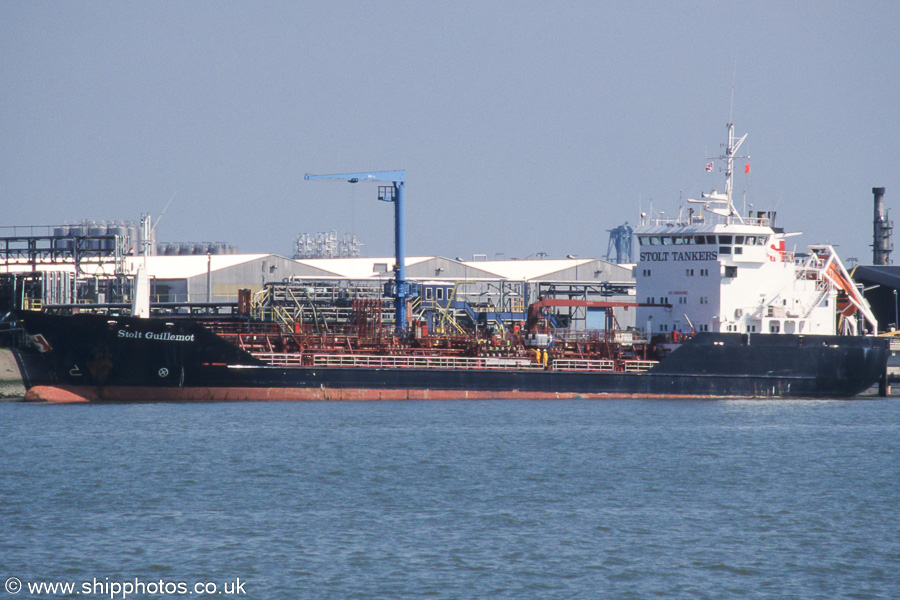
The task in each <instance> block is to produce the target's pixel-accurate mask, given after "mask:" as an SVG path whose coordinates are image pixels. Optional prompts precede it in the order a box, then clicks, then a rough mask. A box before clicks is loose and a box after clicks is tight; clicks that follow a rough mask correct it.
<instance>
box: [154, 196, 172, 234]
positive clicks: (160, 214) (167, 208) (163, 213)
mask: <svg viewBox="0 0 900 600" xmlns="http://www.w3.org/2000/svg"><path fill="white" fill-rule="evenodd" d="M177 193H178V190H175V193H174V194H172V197H171V198H169V202H168V203H167V204H166V207H165V208H164V209H163V211H162V212H161V213H159V218H158V219H157V220H156V223H154V224H153V229H151V230H150V232H151V233H152V232H154V231H156V228H157V227H158V226H159V222H160V221H162V218H163V215H165V214H166V211H167V210H169V205H170V204H172V200H174V199H175V194H177Z"/></svg>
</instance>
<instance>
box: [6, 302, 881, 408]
mask: <svg viewBox="0 0 900 600" xmlns="http://www.w3.org/2000/svg"><path fill="white" fill-rule="evenodd" d="M19 318H20V319H21V321H22V323H23V325H24V327H25V329H26V331H27V333H28V334H29V337H30V339H31V341H32V345H34V346H35V347H36V348H37V350H39V351H42V352H41V357H42V362H43V364H44V368H43V369H40V370H39V371H36V372H35V374H34V375H33V376H31V377H30V378H29V381H27V382H26V385H27V386H29V388H30V389H29V392H28V396H27V398H29V399H34V400H48V401H113V402H128V401H158V400H163V401H203V400H211V401H223V400H378V399H391V400H393V399H466V398H470V399H487V398H516V397H519V398H604V397H704V398H719V397H761V398H791V397H828V398H835V397H849V396H853V395H855V394H859V393H860V392H863V391H865V390H867V389H868V388H870V387H871V386H872V385H873V384H876V383H879V382H881V381H883V378H884V375H885V371H886V365H887V359H888V355H889V350H888V345H887V341H886V340H884V339H880V338H874V337H862V336H860V337H850V336H813V335H808V336H800V335H788V334H779V335H764V334H756V335H749V336H748V335H742V334H728V333H722V334H720V333H702V334H698V335H696V336H694V337H693V338H691V339H690V340H688V341H687V342H686V343H683V344H681V345H680V346H679V347H677V348H676V349H675V350H674V351H673V352H672V353H671V354H669V355H668V356H666V357H665V358H663V359H662V360H661V361H660V362H659V363H658V364H656V365H655V366H654V367H653V368H651V369H650V370H648V371H645V372H641V373H625V372H585V371H560V370H542V369H490V368H484V369H454V368H415V367H405V368H377V367H365V366H352V367H343V366H271V365H269V364H266V363H264V362H262V361H261V360H259V359H257V358H255V357H254V356H253V355H251V354H250V353H248V352H245V351H244V350H241V349H240V348H238V347H237V346H235V345H233V344H231V343H230V342H228V341H226V340H225V339H222V338H221V337H219V336H217V335H215V334H214V333H213V332H211V331H210V330H208V329H206V328H205V327H203V326H202V325H201V324H199V323H197V322H194V321H191V320H171V321H166V320H165V319H135V318H127V317H106V316H100V315H87V314H84V315H73V316H56V315H49V314H43V313H33V312H24V311H23V312H22V313H21V314H20V315H19Z"/></svg>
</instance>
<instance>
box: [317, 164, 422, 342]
mask: <svg viewBox="0 0 900 600" xmlns="http://www.w3.org/2000/svg"><path fill="white" fill-rule="evenodd" d="M304 179H305V180H307V181H311V180H320V179H336V180H339V181H346V182H348V183H359V182H360V181H384V182H389V183H390V184H391V185H380V186H378V199H379V200H382V201H384V202H393V203H394V255H395V257H396V264H395V265H394V290H393V297H394V315H395V319H396V332H397V335H403V334H404V333H405V332H406V329H407V311H406V302H407V300H408V299H409V298H412V297H414V296H415V295H416V294H415V293H414V292H413V291H411V290H410V286H409V283H408V282H407V281H406V235H405V230H406V214H405V208H406V207H405V205H404V200H405V198H404V196H405V193H406V171H370V172H364V173H337V174H333V175H310V174H309V173H307V174H306V175H305V176H304Z"/></svg>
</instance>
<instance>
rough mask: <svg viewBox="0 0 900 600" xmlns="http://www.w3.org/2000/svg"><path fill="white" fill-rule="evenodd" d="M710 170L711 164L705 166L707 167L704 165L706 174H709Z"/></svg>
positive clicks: (711, 168)
mask: <svg viewBox="0 0 900 600" xmlns="http://www.w3.org/2000/svg"><path fill="white" fill-rule="evenodd" d="M712 170H713V164H712V163H709V164H707V165H706V172H707V173H709V172H710V171H712Z"/></svg>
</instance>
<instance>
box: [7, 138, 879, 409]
mask: <svg viewBox="0 0 900 600" xmlns="http://www.w3.org/2000/svg"><path fill="white" fill-rule="evenodd" d="M727 132H728V137H727V144H726V145H725V152H724V154H723V155H722V156H720V157H716V158H718V159H720V160H721V161H723V163H724V171H725V189H724V192H718V191H712V192H710V193H708V194H703V195H702V196H701V198H699V199H697V200H689V201H688V203H689V204H690V205H691V208H689V209H687V210H684V211H682V213H681V214H679V216H678V217H677V218H675V219H671V220H663V219H658V218H654V217H653V215H649V216H648V215H642V217H641V225H640V227H638V228H637V229H636V231H635V236H636V240H637V243H638V247H639V252H640V254H639V259H638V261H637V264H636V265H635V271H634V273H635V284H636V296H637V297H636V301H635V302H605V301H588V300H568V299H556V298H546V299H539V300H538V301H537V302H534V303H532V304H531V305H530V306H529V308H528V310H527V314H524V315H523V318H522V319H521V320H520V321H516V322H508V323H506V326H504V327H500V328H499V329H490V328H478V327H473V328H471V329H470V330H466V329H463V328H457V329H456V330H452V331H450V332H447V331H443V332H440V333H436V332H434V331H428V330H427V328H426V327H423V326H421V325H422V324H420V323H414V322H411V321H410V320H409V319H408V318H407V316H406V315H407V314H408V312H407V309H408V307H409V303H410V302H411V301H412V300H413V299H414V298H415V297H416V295H417V292H416V289H415V287H416V286H415V284H414V283H410V282H407V281H406V280H405V276H404V275H403V270H402V267H395V272H396V273H397V276H396V280H395V282H394V285H393V286H392V289H391V291H390V292H389V295H390V296H391V297H392V298H393V301H394V303H395V305H396V315H397V317H396V319H395V321H394V323H393V324H391V325H390V326H385V325H384V324H383V322H382V319H381V314H382V311H381V304H380V303H379V302H378V301H375V300H372V299H363V298H357V299H353V300H352V305H351V306H350V307H349V312H350V314H351V319H350V320H349V321H348V322H347V324H346V325H345V326H343V327H331V328H329V329H328V330H327V331H322V330H321V329H320V328H318V327H316V326H312V325H311V324H310V323H306V322H304V321H303V320H302V319H290V318H284V316H283V315H282V316H281V318H273V317H272V315H271V314H270V315H269V317H268V318H266V315H264V314H262V313H260V312H258V311H254V309H253V306H254V302H252V301H251V298H250V297H249V291H247V292H246V294H242V296H241V298H240V300H239V303H238V307H237V310H236V312H235V314H234V315H233V316H231V317H229V318H197V317H180V316H178V315H169V316H164V317H150V318H146V317H141V316H109V315H104V314H87V313H81V314H71V315H63V314H48V313H45V312H32V311H19V312H18V313H17V314H16V318H17V319H18V320H19V322H20V323H21V324H22V326H23V327H24V329H25V331H26V333H27V338H28V340H29V344H30V346H31V347H32V348H33V349H34V350H35V352H36V354H37V355H39V356H40V357H41V361H40V367H38V368H36V369H32V372H31V376H29V378H28V381H27V382H26V385H28V386H29V390H28V392H27V395H26V399H28V400H36V401H51V402H104V401H106V402H134V401H229V400H235V401H247V400H400V399H494V398H609V397H649V398H657V397H658V398H673V397H675V398H679V397H702V398H722V397H754V398H792V397H850V396H853V395H856V394H859V393H861V392H863V391H865V390H867V389H868V388H870V387H871V386H872V385H873V384H881V385H882V386H884V385H886V375H885V373H886V365H887V359H888V356H889V347H888V341H887V340H886V339H884V338H880V337H877V335H876V334H877V332H878V324H877V322H876V320H875V318H874V316H873V314H872V312H871V310H870V308H869V306H868V304H867V303H866V300H865V299H864V298H863V296H862V294H861V293H860V292H859V290H858V289H857V288H856V286H855V285H854V284H853V282H852V280H851V278H850V276H849V274H848V273H847V271H846V269H845V268H844V266H843V264H842V263H841V261H840V259H839V258H838V256H837V254H836V253H835V251H834V249H833V248H832V247H831V246H827V245H814V246H810V247H809V248H808V250H807V252H805V253H802V254H799V253H794V252H792V251H789V250H788V249H787V247H786V240H787V239H788V238H789V237H791V236H793V235H798V234H796V233H786V232H785V230H784V229H782V228H780V227H778V226H777V223H776V214H775V213H773V212H756V213H753V212H750V213H748V214H740V213H739V212H738V211H737V210H736V209H735V207H734V203H733V201H732V189H733V176H734V163H735V159H737V158H740V157H738V156H737V154H736V152H737V150H738V149H739V147H740V145H741V144H742V143H743V141H744V139H746V135H745V136H743V137H741V138H739V139H736V138H735V136H734V126H733V125H732V124H731V123H729V124H728V125H727ZM390 173H402V172H390ZM323 177H324V176H323ZM395 177H396V175H395ZM355 179H356V177H354V178H352V179H350V180H351V181H353V180H355ZM401 185H402V182H401ZM394 191H395V192H397V191H399V196H397V195H392V196H390V197H391V198H394V201H395V202H399V201H400V200H402V187H401V188H400V189H399V190H397V184H396V182H395V185H394ZM401 208H402V207H401V206H400V205H398V207H397V210H398V215H400V216H398V218H397V222H398V223H402V212H401ZM398 236H399V231H398ZM397 247H398V265H403V264H404V263H403V255H402V252H401V250H402V243H401V241H399V238H398V242H397ZM137 287H139V286H137V285H136V288H137ZM573 305H574V306H587V307H590V308H592V309H595V310H602V311H605V313H606V317H607V318H606V326H605V327H604V328H603V329H600V330H593V331H568V330H565V329H560V328H558V327H554V320H553V310H554V308H556V307H559V306H573ZM622 310H634V311H636V320H637V326H636V327H630V328H624V329H623V328H620V327H618V326H617V319H616V317H615V315H616V311H622ZM145 312H146V311H143V312H142V311H141V310H138V309H136V310H135V313H136V314H137V315H141V314H144V313H145Z"/></svg>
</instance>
